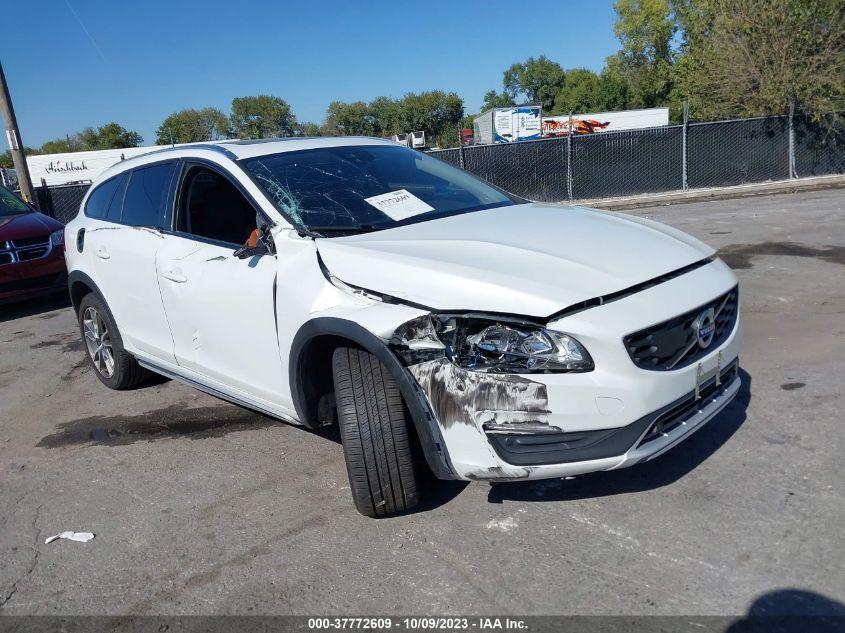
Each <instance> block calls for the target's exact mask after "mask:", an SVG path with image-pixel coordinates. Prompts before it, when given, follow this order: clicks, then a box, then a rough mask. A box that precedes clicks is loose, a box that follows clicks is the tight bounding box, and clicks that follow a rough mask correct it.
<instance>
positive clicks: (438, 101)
mask: <svg viewBox="0 0 845 633" xmlns="http://www.w3.org/2000/svg"><path fill="white" fill-rule="evenodd" d="M463 115H464V103H463V100H462V99H461V98H460V97H459V96H458V95H457V94H455V93H454V92H443V91H442V90H430V91H428V92H421V93H408V94H406V95H405V96H404V97H402V99H390V98H389V97H377V98H376V99H373V100H372V101H371V102H369V103H364V102H363V101H356V102H354V103H344V102H342V101H333V102H332V103H330V104H329V107H328V110H327V112H326V121H325V123H324V124H323V132H324V133H325V134H327V135H339V136H382V137H384V136H391V135H393V134H407V133H409V132H418V131H423V132H425V133H426V138H427V139H428V142H429V144H430V145H433V144H437V145H440V146H441V147H453V146H455V145H457V143H458V130H459V129H460V125H461V119H462V118H463Z"/></svg>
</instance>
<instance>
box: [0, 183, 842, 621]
mask: <svg viewBox="0 0 845 633" xmlns="http://www.w3.org/2000/svg"><path fill="white" fill-rule="evenodd" d="M636 213H637V214H639V215H644V216H648V217H650V218H654V219H657V220H660V221H663V222H667V223H669V224H672V225H674V226H676V227H678V228H680V229H683V230H685V231H688V232H690V233H692V234H694V235H696V236H698V237H700V238H701V239H703V240H705V241H707V242H709V243H710V244H713V245H714V246H716V247H719V248H721V249H723V252H724V255H725V258H726V260H727V261H728V262H729V263H730V264H731V265H732V266H734V268H735V269H736V271H737V274H738V275H739V277H740V280H741V285H742V292H741V297H742V309H743V324H744V332H745V339H744V349H743V354H742V358H741V360H742V366H743V368H744V373H743V380H744V386H743V390H742V392H741V394H740V396H739V397H738V399H737V400H736V401H735V402H734V403H733V404H732V405H731V407H730V408H729V409H727V410H726V411H725V412H724V413H723V414H722V415H720V416H719V417H718V418H717V419H715V420H714V421H712V422H711V423H710V424H709V425H708V426H707V427H706V428H705V429H703V430H702V431H700V432H699V433H698V434H696V435H695V436H693V437H692V438H691V439H690V440H688V441H687V442H685V443H683V444H681V445H680V446H679V447H678V448H676V449H675V450H673V451H670V452H669V453H668V454H666V455H665V456H663V457H661V458H659V459H657V460H655V461H654V462H651V463H648V464H645V465H641V466H637V467H634V468H631V469H628V470H622V471H617V472H611V473H599V474H594V475H588V476H582V477H578V478H577V479H574V480H565V481H545V482H537V483H521V484H502V485H497V486H493V487H491V486H489V485H487V484H482V483H474V484H470V485H464V484H460V483H450V484H444V485H443V486H441V487H440V488H439V489H438V492H437V494H436V495H435V496H434V497H433V498H432V499H431V501H430V502H429V503H428V504H427V505H426V506H424V507H423V508H422V509H421V510H420V511H419V512H417V513H414V514H411V515H408V516H403V517H399V518H393V519H386V520H378V521H374V520H369V519H365V518H364V517H362V516H359V515H358V514H357V513H356V512H355V511H354V508H353V506H352V503H351V499H350V494H349V489H348V484H347V481H346V472H345V468H344V463H343V457H342V454H341V448H340V446H339V444H338V443H337V441H336V439H335V438H332V437H323V436H319V435H315V434H313V433H310V432H307V431H304V430H302V429H299V428H296V427H293V426H288V425H285V424H282V423H279V422H276V421H273V420H270V419H268V418H265V417H262V416H260V415H257V414H254V413H251V412H249V411H246V410H244V409H240V408H238V407H235V406H233V405H230V404H227V403H225V402H221V401H219V400H216V399H214V398H212V397H210V396H207V395H204V394H201V393H199V392H197V391H194V390H192V389H190V388H188V387H186V386H184V385H181V384H179V383H176V382H171V381H163V380H162V381H159V382H158V383H157V384H154V385H151V386H147V387H145V388H142V389H138V390H135V391H130V392H112V391H109V390H107V389H105V388H104V387H103V386H102V385H101V384H100V383H99V382H98V380H97V379H96V377H95V376H94V375H93V374H92V373H91V371H89V370H88V369H87V368H86V366H85V359H84V356H83V352H82V346H81V343H80V342H79V337H78V333H77V329H76V323H75V319H74V315H73V312H72V310H71V309H70V308H69V307H68V306H67V304H66V302H64V301H62V300H60V299H56V300H49V299H48V300H41V301H35V302H29V303H25V304H21V305H16V306H5V307H0V342H2V343H1V344H2V347H0V350H2V352H1V353H0V507H2V509H3V511H2V516H0V605H1V606H0V612H2V613H5V614H10V615H12V614H18V615H22V614H169V615H174V614H289V613H294V614H327V613H341V614H400V613H415V614H457V613H463V614H471V613H491V612H497V613H512V614H576V613H577V614H735V615H741V614H745V613H748V612H756V613H761V612H762V613H777V612H789V613H797V612H801V613H807V612H810V613H812V612H815V613H839V614H845V606H843V605H842V603H843V602H845V590H843V588H845V571H843V551H845V547H843V545H845V543H843V530H842V525H843V523H845V503H843V486H842V469H843V465H845V463H843V458H842V455H843V452H845V442H843V429H842V418H843V416H842V411H843V409H845V397H844V396H843V376H845V353H843V352H845V317H843V314H845V268H843V264H845V190H829V191H821V192H814V193H804V194H791V195H779V196H770V197H757V198H748V199H739V200H728V201H718V202H708V203H693V204H685V205H676V206H671V207H661V208H651V209H639V210H637V211H636ZM63 530H80V531H81V530H86V531H91V532H94V533H96V535H97V536H96V538H95V539H94V540H93V541H91V542H89V543H75V542H70V541H58V542H56V543H52V544H51V545H44V539H45V537H47V536H49V535H51V534H55V533H57V532H61V531H63Z"/></svg>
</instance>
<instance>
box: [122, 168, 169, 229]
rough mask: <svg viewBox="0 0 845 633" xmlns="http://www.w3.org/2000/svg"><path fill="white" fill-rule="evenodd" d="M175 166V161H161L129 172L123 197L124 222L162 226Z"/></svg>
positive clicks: (136, 224) (135, 224)
mask: <svg viewBox="0 0 845 633" xmlns="http://www.w3.org/2000/svg"><path fill="white" fill-rule="evenodd" d="M174 167H175V163H163V164H160V165H153V166H152V167H141V168H139V169H135V170H133V171H132V173H131V175H130V177H129V185H128V186H127V187H126V195H125V196H124V198H123V215H122V218H121V222H122V223H123V224H128V225H129V226H149V227H161V225H162V222H163V218H164V203H165V199H166V198H167V191H168V189H169V187H170V179H171V178H172V176H173V169H174Z"/></svg>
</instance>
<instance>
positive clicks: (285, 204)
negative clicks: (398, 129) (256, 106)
mask: <svg viewBox="0 0 845 633" xmlns="http://www.w3.org/2000/svg"><path fill="white" fill-rule="evenodd" d="M244 166H245V168H246V170H247V171H248V172H249V173H250V174H252V176H253V177H254V178H255V179H256V181H257V182H258V183H259V185H260V186H261V187H263V188H264V190H265V191H266V192H267V194H269V196H270V198H271V199H272V200H273V201H274V202H275V204H276V206H277V207H278V208H279V209H280V210H281V211H282V212H283V213H285V214H286V215H287V216H288V217H289V218H290V219H291V220H293V222H295V223H296V224H297V225H299V226H301V227H304V228H307V229H309V230H311V231H316V232H318V233H323V234H326V235H333V234H344V233H354V232H361V231H373V230H379V229H384V228H390V227H392V226H396V225H398V224H399V223H402V224H408V223H412V222H419V221H424V220H430V219H433V218H436V217H442V216H446V215H456V214H459V213H467V212H470V211H479V210H482V209H488V208H493V207H501V206H506V205H512V204H515V203H516V202H519V201H518V200H517V199H515V198H512V197H510V196H508V195H507V194H505V193H503V192H502V191H500V190H498V189H496V188H495V187H492V186H490V185H488V184H487V183H485V182H482V181H480V180H477V179H476V178H474V177H472V176H470V175H469V174H467V173H465V172H463V171H461V170H459V169H456V168H454V167H452V166H451V165H449V164H447V163H444V162H442V161H440V160H437V159H435V158H431V157H430V156H426V155H425V154H422V153H420V152H417V151H414V150H412V149H407V148H404V147H399V146H396V147H393V146H390V145H358V146H342V147H324V148H320V149H311V150H303V151H292V152H283V153H280V154H273V155H270V156H261V157H259V158H254V159H250V160H246V161H244Z"/></svg>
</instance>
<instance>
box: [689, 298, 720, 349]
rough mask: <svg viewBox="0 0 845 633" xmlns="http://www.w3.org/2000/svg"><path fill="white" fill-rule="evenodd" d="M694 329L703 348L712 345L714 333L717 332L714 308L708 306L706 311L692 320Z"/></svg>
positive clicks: (699, 344) (696, 337)
mask: <svg viewBox="0 0 845 633" xmlns="http://www.w3.org/2000/svg"><path fill="white" fill-rule="evenodd" d="M692 329H693V332H695V340H696V341H697V342H698V346H699V347H700V348H701V349H707V348H708V347H710V343H712V342H713V335H714V334H715V333H716V313H715V311H714V310H713V308H707V309H706V310H705V311H704V312H702V313H701V314H699V315H698V316H697V317H695V321H693V322H692Z"/></svg>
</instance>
